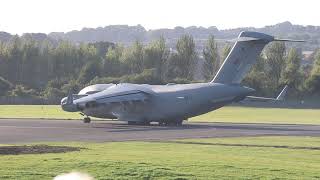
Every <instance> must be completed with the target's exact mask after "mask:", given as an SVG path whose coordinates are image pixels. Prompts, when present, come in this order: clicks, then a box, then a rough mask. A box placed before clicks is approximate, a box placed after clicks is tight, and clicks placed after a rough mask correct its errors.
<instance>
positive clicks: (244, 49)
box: [211, 31, 274, 84]
mask: <svg viewBox="0 0 320 180" xmlns="http://www.w3.org/2000/svg"><path fill="white" fill-rule="evenodd" d="M273 40H274V37H273V36H270V35H267V34H263V33H258V32H250V31H244V32H241V33H240V34H239V37H238V38H237V40H236V43H235V44H234V46H233V48H232V49H231V51H230V53H229V55H228V56H227V58H226V59H225V61H224V63H223V64H222V66H221V67H220V69H219V71H218V73H217V74H216V76H215V77H214V79H213V80H212V81H211V82H213V83H222V84H239V83H240V82H241V81H242V79H243V78H244V77H245V75H246V74H247V73H248V71H249V70H250V68H251V67H252V65H253V64H254V63H255V62H256V61H257V58H258V56H259V55H260V53H261V51H262V50H263V48H264V46H265V45H267V44H268V43H269V42H271V41H273Z"/></svg>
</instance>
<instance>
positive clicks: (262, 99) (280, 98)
mask: <svg viewBox="0 0 320 180" xmlns="http://www.w3.org/2000/svg"><path fill="white" fill-rule="evenodd" d="M287 91H288V85H286V86H285V87H284V88H283V89H282V91H281V92H280V94H279V95H278V96H277V98H267V97H258V96H247V97H246V98H245V99H244V100H243V101H256V102H270V101H271V102H272V101H283V100H284V97H285V96H286V94H287Z"/></svg>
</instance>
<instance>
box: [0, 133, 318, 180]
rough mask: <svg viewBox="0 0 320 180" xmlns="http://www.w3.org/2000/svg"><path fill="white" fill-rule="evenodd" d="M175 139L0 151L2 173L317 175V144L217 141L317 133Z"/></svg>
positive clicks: (278, 139)
mask: <svg viewBox="0 0 320 180" xmlns="http://www.w3.org/2000/svg"><path fill="white" fill-rule="evenodd" d="M180 141H182V142H183V141H188V142H194V143H197V142H207V143H212V144H213V145H210V144H207V145H199V144H180V143H175V142H113V143H99V144H98V143H51V145H72V146H80V147H85V148H87V149H86V150H82V151H80V152H70V153H64V154H41V155H5V156H0V162H1V163H0V179H52V177H54V176H56V175H58V174H60V173H65V172H69V171H73V170H77V171H81V172H88V173H90V174H91V175H93V176H94V177H95V178H97V179H319V178H320V171H319V169H320V150H308V149H303V150H301V149H288V148H272V147H238V146H221V145H214V143H225V144H252V145H269V146H271V145H286V146H304V147H320V138H315V137H314V138H312V137H250V138H217V139H193V140H180Z"/></svg>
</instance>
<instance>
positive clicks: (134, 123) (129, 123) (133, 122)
mask: <svg viewBox="0 0 320 180" xmlns="http://www.w3.org/2000/svg"><path fill="white" fill-rule="evenodd" d="M136 124H137V123H136V122H135V121H128V125H136Z"/></svg>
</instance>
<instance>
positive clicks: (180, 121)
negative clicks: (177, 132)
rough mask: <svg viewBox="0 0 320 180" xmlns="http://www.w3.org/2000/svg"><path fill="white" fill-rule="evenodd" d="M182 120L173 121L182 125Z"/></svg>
mask: <svg viewBox="0 0 320 180" xmlns="http://www.w3.org/2000/svg"><path fill="white" fill-rule="evenodd" d="M182 122H183V120H177V121H176V122H175V123H176V125H177V126H182Z"/></svg>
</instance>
